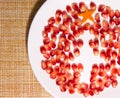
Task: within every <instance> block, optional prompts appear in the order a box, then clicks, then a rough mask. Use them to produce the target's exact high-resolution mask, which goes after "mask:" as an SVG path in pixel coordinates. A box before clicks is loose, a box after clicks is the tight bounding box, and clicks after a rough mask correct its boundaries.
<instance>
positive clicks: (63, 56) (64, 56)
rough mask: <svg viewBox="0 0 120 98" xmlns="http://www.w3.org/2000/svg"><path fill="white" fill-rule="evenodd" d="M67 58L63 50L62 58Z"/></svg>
mask: <svg viewBox="0 0 120 98" xmlns="http://www.w3.org/2000/svg"><path fill="white" fill-rule="evenodd" d="M65 58H66V54H65V52H64V51H62V52H61V59H62V60H64V59H65Z"/></svg>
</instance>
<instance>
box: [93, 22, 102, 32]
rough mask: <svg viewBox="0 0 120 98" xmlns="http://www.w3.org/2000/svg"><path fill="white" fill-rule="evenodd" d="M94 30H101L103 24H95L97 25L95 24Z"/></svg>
mask: <svg viewBox="0 0 120 98" xmlns="http://www.w3.org/2000/svg"><path fill="white" fill-rule="evenodd" d="M94 28H95V30H98V29H100V28H101V24H100V23H98V22H95V23H94Z"/></svg>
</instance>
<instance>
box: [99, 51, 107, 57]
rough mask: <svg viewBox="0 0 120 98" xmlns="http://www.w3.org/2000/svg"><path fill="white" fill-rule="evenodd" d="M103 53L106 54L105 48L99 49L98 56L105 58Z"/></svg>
mask: <svg viewBox="0 0 120 98" xmlns="http://www.w3.org/2000/svg"><path fill="white" fill-rule="evenodd" d="M105 55H106V53H105V50H101V51H100V57H101V58H105Z"/></svg>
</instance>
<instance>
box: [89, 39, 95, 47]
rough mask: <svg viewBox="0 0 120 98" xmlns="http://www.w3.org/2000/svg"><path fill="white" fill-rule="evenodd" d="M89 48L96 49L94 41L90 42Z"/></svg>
mask: <svg viewBox="0 0 120 98" xmlns="http://www.w3.org/2000/svg"><path fill="white" fill-rule="evenodd" d="M89 46H90V47H91V48H94V47H95V44H94V41H93V40H92V39H90V40H89Z"/></svg>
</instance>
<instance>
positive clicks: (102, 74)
mask: <svg viewBox="0 0 120 98" xmlns="http://www.w3.org/2000/svg"><path fill="white" fill-rule="evenodd" d="M98 74H99V76H101V77H104V76H105V75H106V73H105V71H99V73H98Z"/></svg>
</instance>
